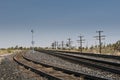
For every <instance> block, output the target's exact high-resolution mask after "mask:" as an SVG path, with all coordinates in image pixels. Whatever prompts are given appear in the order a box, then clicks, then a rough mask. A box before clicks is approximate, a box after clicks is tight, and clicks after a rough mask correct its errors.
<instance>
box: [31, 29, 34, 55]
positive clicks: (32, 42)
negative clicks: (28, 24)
mask: <svg viewBox="0 0 120 80" xmlns="http://www.w3.org/2000/svg"><path fill="white" fill-rule="evenodd" d="M31 32H32V41H31V44H32V53H34V44H35V42H34V35H33V34H34V30H33V29H32V30H31Z"/></svg>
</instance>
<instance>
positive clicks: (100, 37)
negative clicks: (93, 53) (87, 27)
mask: <svg viewBox="0 0 120 80" xmlns="http://www.w3.org/2000/svg"><path fill="white" fill-rule="evenodd" d="M102 32H103V31H96V33H98V34H99V35H98V36H95V38H96V39H97V40H99V53H101V50H102V40H103V39H105V35H101V33H102Z"/></svg>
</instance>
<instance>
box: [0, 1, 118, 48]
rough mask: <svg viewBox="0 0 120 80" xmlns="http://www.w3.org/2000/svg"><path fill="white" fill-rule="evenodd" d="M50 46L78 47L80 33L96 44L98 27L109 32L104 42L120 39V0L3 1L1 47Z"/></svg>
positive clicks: (0, 22)
mask: <svg viewBox="0 0 120 80" xmlns="http://www.w3.org/2000/svg"><path fill="white" fill-rule="evenodd" d="M31 29H34V31H35V34H34V36H35V38H34V39H35V46H42V47H46V46H50V45H51V43H52V42H53V41H59V42H60V41H62V40H63V41H65V42H66V41H67V39H68V38H69V37H70V38H71V39H72V41H73V45H74V46H76V45H77V42H76V40H78V36H79V34H82V35H84V38H85V39H86V41H85V43H84V46H85V45H89V46H90V45H92V44H93V45H94V44H95V42H96V43H97V41H96V40H95V39H94V38H93V36H96V35H98V34H97V33H96V31H97V30H103V31H104V32H103V34H104V35H106V39H105V40H104V41H103V42H104V43H106V44H107V43H113V42H116V41H117V40H119V39H120V37H119V34H120V31H119V30H120V0H0V48H6V47H11V46H16V45H18V46H27V47H29V46H31V32H30V31H31Z"/></svg>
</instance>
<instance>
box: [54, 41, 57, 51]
mask: <svg viewBox="0 0 120 80" xmlns="http://www.w3.org/2000/svg"><path fill="white" fill-rule="evenodd" d="M54 47H55V49H56V48H57V42H56V41H55V42H54Z"/></svg>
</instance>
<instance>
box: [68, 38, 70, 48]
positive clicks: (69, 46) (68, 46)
mask: <svg viewBox="0 0 120 80" xmlns="http://www.w3.org/2000/svg"><path fill="white" fill-rule="evenodd" d="M68 47H69V50H70V49H71V38H68Z"/></svg>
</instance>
